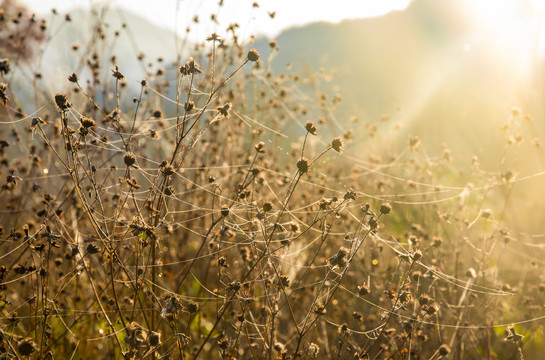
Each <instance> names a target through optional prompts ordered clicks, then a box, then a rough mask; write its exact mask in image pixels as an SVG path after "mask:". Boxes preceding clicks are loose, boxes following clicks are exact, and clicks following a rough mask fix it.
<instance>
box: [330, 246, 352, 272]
mask: <svg viewBox="0 0 545 360" xmlns="http://www.w3.org/2000/svg"><path fill="white" fill-rule="evenodd" d="M348 253H349V252H348V249H347V248H345V247H341V248H340V249H339V250H338V251H337V254H336V255H335V256H333V257H331V258H329V259H328V260H327V262H328V263H329V265H331V266H338V267H339V268H341V269H342V268H344V267H346V265H347V264H348V259H346V256H347V255H348Z"/></svg>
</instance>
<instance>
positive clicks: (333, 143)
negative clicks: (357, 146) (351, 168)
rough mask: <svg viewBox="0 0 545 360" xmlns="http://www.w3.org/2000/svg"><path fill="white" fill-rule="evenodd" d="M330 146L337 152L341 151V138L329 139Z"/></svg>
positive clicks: (342, 149)
mask: <svg viewBox="0 0 545 360" xmlns="http://www.w3.org/2000/svg"><path fill="white" fill-rule="evenodd" d="M331 147H332V148H333V150H335V151H336V152H338V153H339V154H340V153H342V152H343V151H344V148H343V140H342V139H341V138H340V137H338V138H335V139H333V140H332V141H331Z"/></svg>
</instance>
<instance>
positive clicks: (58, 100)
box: [55, 93, 72, 110]
mask: <svg viewBox="0 0 545 360" xmlns="http://www.w3.org/2000/svg"><path fill="white" fill-rule="evenodd" d="M55 104H57V106H58V107H59V109H61V110H67V109H68V108H69V107H70V106H72V105H71V104H70V103H69V102H68V99H67V98H66V94H63V93H57V94H56V95H55Z"/></svg>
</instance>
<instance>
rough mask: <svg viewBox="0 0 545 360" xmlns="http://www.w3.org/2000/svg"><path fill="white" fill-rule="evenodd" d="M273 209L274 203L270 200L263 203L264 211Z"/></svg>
mask: <svg viewBox="0 0 545 360" xmlns="http://www.w3.org/2000/svg"><path fill="white" fill-rule="evenodd" d="M272 209H273V205H272V203H271V202H270V201H266V202H264V203H263V211H264V212H268V211H271V210H272Z"/></svg>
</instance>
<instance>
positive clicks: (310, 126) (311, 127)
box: [305, 120, 318, 135]
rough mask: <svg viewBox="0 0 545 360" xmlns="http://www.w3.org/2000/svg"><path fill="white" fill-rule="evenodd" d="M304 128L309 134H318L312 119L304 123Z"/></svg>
mask: <svg viewBox="0 0 545 360" xmlns="http://www.w3.org/2000/svg"><path fill="white" fill-rule="evenodd" d="M305 130H306V131H307V132H308V133H309V134H311V135H316V134H318V132H317V130H318V129H317V128H316V125H314V123H313V122H312V121H310V120H309V121H307V123H306V124H305Z"/></svg>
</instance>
